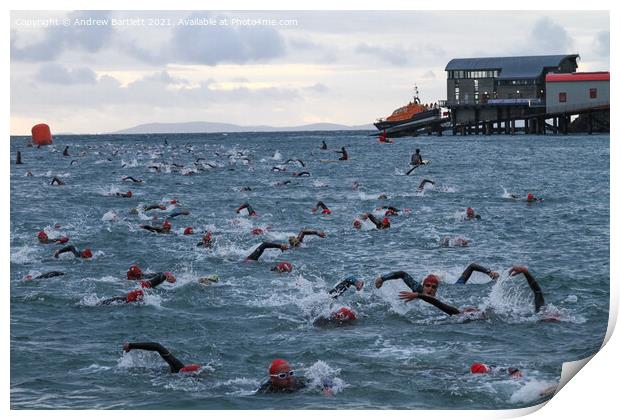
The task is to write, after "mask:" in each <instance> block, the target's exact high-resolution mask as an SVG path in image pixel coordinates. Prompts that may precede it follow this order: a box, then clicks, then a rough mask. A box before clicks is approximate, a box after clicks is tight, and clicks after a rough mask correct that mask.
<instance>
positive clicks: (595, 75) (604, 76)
mask: <svg viewBox="0 0 620 420" xmlns="http://www.w3.org/2000/svg"><path fill="white" fill-rule="evenodd" d="M605 80H607V81H608V80H609V72H608V71H596V72H591V73H547V77H546V78H545V81H547V82H593V81H605Z"/></svg>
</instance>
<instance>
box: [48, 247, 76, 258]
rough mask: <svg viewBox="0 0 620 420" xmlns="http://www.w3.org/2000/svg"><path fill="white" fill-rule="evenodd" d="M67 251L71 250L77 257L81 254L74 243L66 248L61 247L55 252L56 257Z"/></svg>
mask: <svg viewBox="0 0 620 420" xmlns="http://www.w3.org/2000/svg"><path fill="white" fill-rule="evenodd" d="M65 252H71V253H72V254H73V255H75V256H76V257H79V256H80V253H79V252H78V250H77V249H75V247H74V246H73V245H67V246H66V247H64V248H60V249H59V250H57V251H56V252H54V257H55V258H58V256H59V255H60V254H64V253H65Z"/></svg>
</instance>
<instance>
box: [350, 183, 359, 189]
mask: <svg viewBox="0 0 620 420" xmlns="http://www.w3.org/2000/svg"><path fill="white" fill-rule="evenodd" d="M360 186H361V184H360V183H359V182H357V181H353V183H352V184H351V188H352V189H354V190H357V189H358V188H359V187H360Z"/></svg>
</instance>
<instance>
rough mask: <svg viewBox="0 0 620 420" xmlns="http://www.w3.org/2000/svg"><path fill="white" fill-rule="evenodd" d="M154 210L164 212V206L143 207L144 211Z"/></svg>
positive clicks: (151, 205)
mask: <svg viewBox="0 0 620 420" xmlns="http://www.w3.org/2000/svg"><path fill="white" fill-rule="evenodd" d="M155 209H159V210H166V206H164V205H163V204H150V205H148V206H144V211H149V210H155Z"/></svg>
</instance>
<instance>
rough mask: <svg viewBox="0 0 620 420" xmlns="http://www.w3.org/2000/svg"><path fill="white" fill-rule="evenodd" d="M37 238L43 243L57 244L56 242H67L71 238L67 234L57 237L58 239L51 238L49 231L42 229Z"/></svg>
mask: <svg viewBox="0 0 620 420" xmlns="http://www.w3.org/2000/svg"><path fill="white" fill-rule="evenodd" d="M37 239H38V240H39V242H40V243H42V244H56V243H58V244H64V243H65V242H69V238H67V237H66V236H61V237H60V238H56V239H50V238H49V237H48V236H47V233H45V232H44V231H42V230H41V231H39V233H37Z"/></svg>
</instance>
